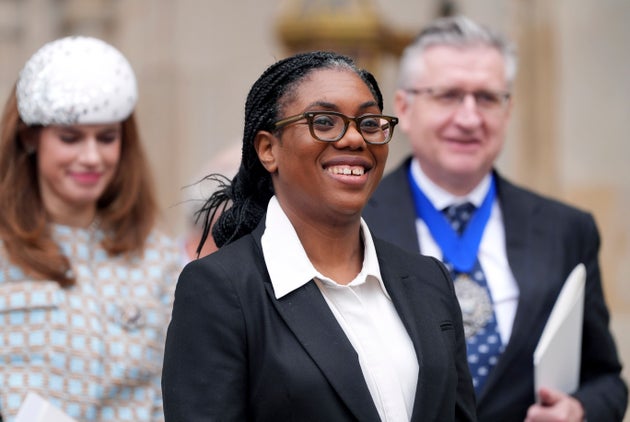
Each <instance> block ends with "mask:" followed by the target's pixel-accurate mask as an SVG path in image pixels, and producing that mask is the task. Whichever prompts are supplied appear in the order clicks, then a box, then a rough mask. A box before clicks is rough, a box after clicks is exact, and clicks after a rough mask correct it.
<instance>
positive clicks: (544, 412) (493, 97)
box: [364, 17, 628, 422]
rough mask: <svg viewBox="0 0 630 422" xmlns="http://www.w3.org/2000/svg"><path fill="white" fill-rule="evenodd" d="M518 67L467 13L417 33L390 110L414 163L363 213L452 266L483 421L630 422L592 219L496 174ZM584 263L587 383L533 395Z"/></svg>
mask: <svg viewBox="0 0 630 422" xmlns="http://www.w3.org/2000/svg"><path fill="white" fill-rule="evenodd" d="M516 62H517V59H516V53H515V50H514V48H513V47H512V46H511V44H510V43H509V42H508V41H507V40H505V39H504V38H503V37H502V36H500V35H498V34H496V33H494V32H493V31H491V30H489V29H487V28H485V27H482V26H480V25H478V24H477V23H475V22H472V21H471V20H469V19H467V18H464V17H453V18H442V19H438V20H437V21H435V22H433V23H431V24H430V25H429V26H428V27H427V28H425V29H424V30H423V31H422V32H421V33H420V34H419V36H418V37H417V38H416V39H415V41H414V42H413V43H412V44H411V45H410V46H408V47H407V49H406V50H405V52H404V53H403V57H402V60H401V64H400V77H399V81H398V90H397V92H396V95H395V104H394V107H395V110H396V114H397V116H398V118H399V120H400V122H399V126H400V129H401V130H402V131H403V132H404V133H405V134H406V135H407V137H408V138H409V140H410V142H411V147H412V152H413V157H410V158H409V159H407V160H406V161H405V162H404V163H403V164H402V165H401V166H400V167H399V168H397V169H396V170H394V171H393V172H392V173H391V174H389V175H388V176H386V177H385V178H384V179H383V180H382V182H381V184H380V186H379V188H378V189H377V191H376V192H375V194H374V195H373V197H372V199H371V200H370V202H369V203H368V205H367V207H366V208H365V210H364V217H365V219H366V221H367V223H368V226H369V227H370V229H371V230H372V231H373V233H374V235H375V236H377V237H380V238H383V239H385V240H389V241H390V242H392V243H395V244H398V245H399V246H402V247H404V248H407V249H409V250H414V251H417V252H422V253H423V254H427V255H433V256H436V257H439V258H441V259H443V261H444V262H445V264H446V265H447V268H448V269H449V271H450V272H451V276H452V278H453V281H454V283H455V290H456V292H457V295H458V298H459V300H460V305H461V309H462V315H463V317H464V325H465V330H466V338H467V352H468V363H469V367H470V372H471V375H472V378H473V383H474V387H475V391H476V395H477V411H478V417H479V420H480V421H487V422H495V421H502V422H506V421H507V422H509V421H523V420H525V418H526V417H527V421H543V420H562V421H583V420H585V419H586V418H588V420H589V421H621V420H622V419H623V415H624V412H625V408H626V404H627V394H628V393H627V387H626V385H625V384H624V381H623V380H622V379H621V377H620V372H621V364H620V362H619V358H618V355H617V351H616V347H615V343H614V340H613V338H612V335H611V333H610V331H609V328H608V322H609V313H608V310H607V306H606V303H605V300H604V295H603V292H602V285H601V280H600V271H599V264H598V249H599V234H598V230H597V228H596V225H595V222H594V219H593V218H592V216H591V215H590V214H588V213H585V212H582V211H580V210H577V209H575V208H572V207H569V206H568V205H565V204H561V203H559V202H557V201H554V200H550V199H546V198H543V197H541V196H539V195H537V194H535V193H533V192H530V191H527V190H525V189H522V188H520V187H517V186H515V185H513V184H511V183H510V182H508V181H507V180H505V179H504V178H503V177H502V176H501V175H500V174H498V173H497V171H496V170H495V169H494V162H495V160H496V158H497V156H498V155H499V153H500V151H501V148H502V147H503V142H504V139H505V135H506V130H507V125H508V121H509V117H510V112H511V108H512V94H511V91H512V88H513V83H514V78H515V75H516V67H517V63H516ZM579 263H584V264H585V265H586V270H587V281H586V289H585V291H586V298H585V304H584V305H585V306H584V324H583V334H582V342H583V344H582V349H581V356H582V361H581V373H580V385H579V388H578V389H577V391H575V392H573V393H572V394H570V395H569V394H565V393H562V392H560V391H556V390H553V389H541V390H540V391H534V375H533V354H534V350H535V348H536V345H537V343H538V340H539V338H540V335H541V333H542V331H543V328H544V326H545V323H546V321H547V319H548V317H549V314H550V312H551V309H552V307H553V305H554V303H555V300H556V298H557V295H558V293H559V291H560V289H561V288H562V285H563V282H564V280H565V279H566V277H567V276H568V275H569V273H570V272H571V270H572V269H573V268H574V267H575V266H576V265H577V264H579ZM537 398H538V400H537Z"/></svg>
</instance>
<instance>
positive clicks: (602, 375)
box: [363, 158, 628, 422]
mask: <svg viewBox="0 0 630 422" xmlns="http://www.w3.org/2000/svg"><path fill="white" fill-rule="evenodd" d="M410 162H411V159H410V158H409V159H407V160H405V161H404V162H403V163H402V165H400V166H399V167H398V168H397V169H395V170H394V171H393V172H391V173H390V174H388V175H387V176H386V177H384V178H383V180H382V181H381V183H380V185H379V187H378V188H377V190H376V192H375V193H374V195H373V196H372V198H371V199H370V201H369V202H368V204H367V206H366V208H365V209H364V213H363V216H364V218H365V220H366V221H367V223H368V226H369V227H370V229H371V230H372V233H373V234H374V236H377V237H380V238H382V239H384V240H387V241H389V242H392V243H395V244H397V245H399V246H401V247H402V248H405V249H407V250H410V251H414V252H416V253H419V252H420V246H419V243H418V234H417V231H416V223H415V221H416V210H415V206H414V202H413V198H412V194H411V190H410V185H409V182H408V170H409V165H410ZM494 175H495V177H496V179H495V180H496V183H497V184H496V187H497V198H498V200H499V206H500V208H501V212H502V215H503V223H504V226H505V242H506V249H507V250H506V253H507V258H508V262H509V265H510V269H511V270H512V273H513V274H514V277H515V278H516V282H517V284H518V287H519V289H520V297H519V300H518V308H517V311H516V315H515V319H514V325H513V327H512V334H511V337H510V340H509V342H508V344H507V346H506V348H505V351H504V353H503V354H502V356H501V357H500V359H499V361H498V363H497V365H496V367H495V368H493V370H492V371H491V373H490V374H489V377H488V379H487V381H486V384H485V386H484V388H483V390H482V391H481V392H480V394H479V396H478V397H477V416H478V418H479V421H482V422H497V421H501V422H512V421H514V422H517V421H518V422H522V421H523V420H524V418H525V415H526V413H527V409H528V407H529V406H530V405H531V404H533V403H534V401H535V396H534V377H533V355H534V350H535V348H536V345H537V343H538V339H539V338H540V335H541V333H542V330H543V328H544V325H545V323H546V321H547V318H548V317H549V314H550V312H551V309H552V307H553V305H554V303H555V300H556V298H557V296H558V293H559V292H560V289H561V288H562V285H563V283H564V281H565V279H566V277H567V276H568V275H569V273H570V272H571V270H573V268H574V267H575V266H576V265H577V264H578V263H580V262H582V263H584V265H586V270H587V280H586V290H585V306H584V327H583V336H582V364H581V373H580V387H579V389H578V391H577V392H575V394H574V396H575V397H576V398H578V399H579V400H580V402H581V403H582V405H583V406H584V408H585V410H586V416H587V418H588V420H589V421H606V422H614V421H621V420H622V419H623V414H624V412H625V409H626V405H627V400H628V390H627V387H626V385H625V383H624V382H623V380H622V379H621V377H620V372H621V364H620V362H619V358H618V355H617V350H616V346H615V343H614V340H613V338H612V336H611V333H610V330H609V327H608V323H609V313H608V309H607V307H606V304H605V301H604V294H603V291H602V285H601V279H600V269H599V263H598V251H599V244H600V239H599V233H598V230H597V227H596V225H595V221H594V219H593V217H592V216H591V215H590V214H588V213H585V212H582V211H580V210H577V209H575V208H573V207H570V206H567V205H565V204H562V203H560V202H557V201H554V200H551V199H548V198H544V197H542V196H539V195H537V194H535V193H533V192H530V191H528V190H525V189H522V188H519V187H517V186H515V185H513V184H511V183H509V182H508V181H507V180H505V179H504V178H502V177H501V176H499V175H498V174H497V173H496V172H495V173H494Z"/></svg>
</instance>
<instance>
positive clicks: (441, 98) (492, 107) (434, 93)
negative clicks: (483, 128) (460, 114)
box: [405, 87, 511, 112]
mask: <svg viewBox="0 0 630 422" xmlns="http://www.w3.org/2000/svg"><path fill="white" fill-rule="evenodd" d="M405 92H407V93H409V94H414V95H423V94H426V95H428V96H429V98H430V99H431V100H432V101H433V102H434V103H435V104H436V105H438V106H441V107H444V108H449V109H454V108H456V107H459V106H460V105H461V104H462V103H463V102H464V99H465V98H466V97H467V96H468V95H472V97H473V98H474V99H475V105H476V106H477V107H478V108H479V110H482V111H488V112H494V111H499V110H502V109H503V108H504V106H505V105H506V104H507V103H508V100H509V99H510V97H511V94H510V93H509V92H508V91H492V90H486V89H481V90H477V91H466V90H463V89H460V88H450V87H424V88H408V89H405Z"/></svg>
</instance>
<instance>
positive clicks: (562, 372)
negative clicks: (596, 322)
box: [534, 264, 586, 397]
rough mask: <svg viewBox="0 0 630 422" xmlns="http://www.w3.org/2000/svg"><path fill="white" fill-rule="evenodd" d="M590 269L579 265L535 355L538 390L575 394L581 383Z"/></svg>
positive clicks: (535, 375)
mask: <svg viewBox="0 0 630 422" xmlns="http://www.w3.org/2000/svg"><path fill="white" fill-rule="evenodd" d="M585 283H586V267H585V266H584V264H578V265H577V266H576V267H575V268H574V269H573V271H571V274H569V276H568V277H567V279H566V281H565V283H564V286H563V287H562V290H560V294H559V295H558V299H557V300H556V303H555V305H554V307H553V309H552V311H551V314H550V315H549V319H548V320H547V324H546V325H545V329H544V330H543V333H542V336H541V337H540V340H539V341H538V345H537V346H536V350H535V351H534V388H535V393H536V397H538V391H539V390H540V388H541V387H549V388H553V389H556V390H560V391H562V392H564V393H567V394H571V393H573V392H574V391H575V390H577V388H578V386H579V383H580V360H581V354H582V321H583V319H584V285H585Z"/></svg>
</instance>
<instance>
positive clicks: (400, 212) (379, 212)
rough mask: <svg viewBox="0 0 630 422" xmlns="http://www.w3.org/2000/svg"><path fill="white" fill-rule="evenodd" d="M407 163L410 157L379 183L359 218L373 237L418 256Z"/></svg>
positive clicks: (418, 249)
mask: <svg viewBox="0 0 630 422" xmlns="http://www.w3.org/2000/svg"><path fill="white" fill-rule="evenodd" d="M410 163H411V158H409V159H407V160H405V161H404V162H403V163H402V164H401V165H400V166H399V167H398V168H396V169H395V170H394V171H393V172H392V173H391V174H389V175H388V176H387V177H385V178H384V179H383V180H382V181H381V183H380V184H379V186H378V188H377V190H376V192H374V195H372V197H371V198H370V200H369V201H368V203H367V205H366V206H365V209H364V210H363V218H364V219H365V221H366V222H367V224H368V227H369V228H370V231H371V232H372V233H373V234H374V235H375V236H377V237H379V238H380V239H383V240H387V241H388V242H391V243H393V244H395V245H398V246H400V247H402V248H403V249H407V250H409V251H413V252H417V253H419V252H420V245H419V244H418V235H417V234H416V206H415V204H414V202H413V195H412V194H411V187H410V186H409V181H408V178H407V172H408V170H409V165H410ZM383 216H390V218H385V217H383Z"/></svg>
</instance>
